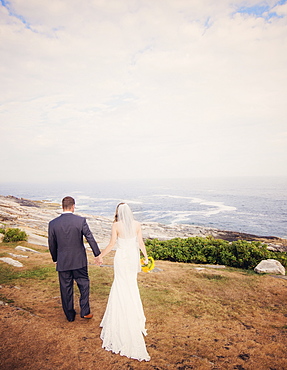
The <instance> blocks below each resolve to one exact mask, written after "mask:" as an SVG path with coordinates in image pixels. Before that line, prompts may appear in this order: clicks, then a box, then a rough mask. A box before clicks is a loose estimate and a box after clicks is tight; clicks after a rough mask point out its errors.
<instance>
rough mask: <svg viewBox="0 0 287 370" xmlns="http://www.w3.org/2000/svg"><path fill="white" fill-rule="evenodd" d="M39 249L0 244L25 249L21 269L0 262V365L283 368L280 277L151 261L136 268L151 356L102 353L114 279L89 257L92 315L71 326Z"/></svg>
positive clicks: (40, 369)
mask: <svg viewBox="0 0 287 370" xmlns="http://www.w3.org/2000/svg"><path fill="white" fill-rule="evenodd" d="M22 245H26V246H29V247H31V248H34V249H37V250H38V251H40V252H41V254H32V253H24V252H21V253H19V252H16V251H15V245H13V244H12V245H8V244H3V243H2V244H0V248H1V256H8V254H7V253H8V252H13V253H18V254H26V255H29V258H27V259H25V260H24V259H23V260H21V261H22V262H23V263H24V267H23V268H16V267H12V266H10V265H6V264H4V263H2V262H0V269H1V275H0V277H1V281H0V284H1V288H0V300H2V301H3V302H4V303H5V304H3V305H1V306H0V325H1V344H0V355H1V357H0V368H1V369H3V370H16V369H21V370H28V369H31V370H46V369H47V370H53V369H61V370H62V369H63V370H70V369H73V370H81V369H83V370H84V369H85V370H90V369H99V370H106V369H107V370H118V369H127V370H138V369H141V370H152V369H155V370H169V369H170V370H173V369H177V370H185V369H196V370H209V369H210V370H211V369H224V370H225V369H227V370H228V369H239V370H244V369H246V370H247V369H252V370H253V369H254V370H265V369H266V370H275V369H276V370H283V369H287V351H286V347H287V305H286V301H287V280H285V279H283V278H275V277H272V276H268V275H257V274H255V273H253V272H248V271H244V270H238V269H229V268H222V269H218V268H215V267H214V268H212V267H205V268H204V269H198V267H199V266H196V265H192V264H184V263H172V262H163V261H156V267H157V268H158V269H160V270H161V271H158V272H154V273H140V274H139V278H138V283H139V288H140V292H141V297H142V301H143V306H144V311H145V315H146V318H147V329H148V335H147V337H146V338H145V340H146V345H147V349H148V352H149V354H150V356H151V361H150V362H138V361H136V360H132V359H128V358H126V357H121V356H120V355H116V354H113V353H111V352H107V351H105V350H104V349H102V347H101V345H102V343H101V339H100V328H99V324H100V321H101V318H102V316H103V313H104V310H105V306H106V303H107V299H108V294H109V290H110V286H111V283H112V279H113V269H112V267H111V265H112V256H111V257H107V258H106V259H105V264H106V265H107V266H105V267H97V266H95V265H94V264H93V258H92V256H91V255H90V254H89V261H90V265H89V271H90V278H91V299H90V302H91V309H92V313H93V314H94V317H93V319H91V320H85V319H81V318H80V316H79V308H78V292H77V288H76V287H75V292H76V299H75V307H76V310H77V312H78V314H77V317H76V320H75V321H74V322H68V321H67V320H66V319H65V316H64V314H63V312H62V308H61V302H60V297H59V286H58V280H57V274H56V272H55V266H54V263H53V262H51V258H50V255H49V253H48V251H47V248H46V247H40V246H36V245H31V244H28V243H22Z"/></svg>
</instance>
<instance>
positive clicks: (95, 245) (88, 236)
mask: <svg viewBox="0 0 287 370" xmlns="http://www.w3.org/2000/svg"><path fill="white" fill-rule="evenodd" d="M83 234H84V236H85V238H86V239H87V242H88V243H89V245H90V247H91V248H92V251H93V253H94V256H95V257H97V256H98V255H99V254H101V251H100V249H99V246H98V243H97V242H96V240H95V238H94V236H93V234H92V232H91V230H90V228H89V226H88V224H87V221H86V219H85V218H84V223H83Z"/></svg>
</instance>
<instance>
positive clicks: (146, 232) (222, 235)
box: [0, 195, 287, 251]
mask: <svg viewBox="0 0 287 370" xmlns="http://www.w3.org/2000/svg"><path fill="white" fill-rule="evenodd" d="M60 214H61V206H60V204H55V203H50V202H47V201H45V200H43V201H32V200H29V199H24V198H16V197H14V196H11V195H9V196H2V195H0V228H1V227H18V228H20V229H22V230H25V231H26V232H27V234H28V235H29V242H30V243H34V244H40V245H45V246H47V244H48V243H47V242H48V239H47V231H48V223H49V221H50V220H52V219H53V218H55V217H57V216H59V215H60ZM77 214H79V215H81V216H84V217H86V218H87V222H88V224H89V226H90V229H91V231H92V232H93V234H94V236H95V238H96V240H97V241H98V243H99V245H100V247H101V246H105V245H106V244H107V243H108V241H109V237H110V231H111V225H112V220H111V219H109V218H107V217H102V216H95V215H90V214H83V213H78V212H77ZM141 225H142V231H143V237H144V238H150V239H154V238H158V239H160V240H167V239H172V238H187V237H195V236H201V237H207V236H212V237H214V238H215V239H223V240H228V241H234V240H239V239H243V240H248V241H261V242H264V243H266V244H268V248H269V249H272V250H279V251H287V240H286V239H281V238H278V237H274V236H257V235H251V234H245V233H239V232H234V231H225V230H219V229H215V228H210V227H203V226H196V225H183V224H179V225H165V224H161V223H157V222H143V223H142V224H141Z"/></svg>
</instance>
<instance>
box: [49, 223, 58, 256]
mask: <svg viewBox="0 0 287 370" xmlns="http://www.w3.org/2000/svg"><path fill="white" fill-rule="evenodd" d="M48 245H49V250H50V254H51V256H52V260H53V262H57V259H58V243H57V238H56V235H55V232H54V230H53V227H52V225H51V222H49V227H48Z"/></svg>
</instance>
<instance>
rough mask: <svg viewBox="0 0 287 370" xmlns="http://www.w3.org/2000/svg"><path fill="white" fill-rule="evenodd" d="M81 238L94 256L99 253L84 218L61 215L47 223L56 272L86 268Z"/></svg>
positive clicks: (85, 257) (67, 214)
mask: <svg viewBox="0 0 287 370" xmlns="http://www.w3.org/2000/svg"><path fill="white" fill-rule="evenodd" d="M83 236H85V238H86V239H87V242H88V243H89V245H90V247H91V248H92V250H93V253H94V255H95V256H98V255H99V254H100V253H101V252H100V249H99V247H98V244H97V242H96V241H95V239H94V237H93V234H92V233H91V231H90V229H89V226H88V224H87V222H86V219H85V218H84V217H80V216H77V215H74V214H73V213H63V214H62V215H61V216H59V217H57V218H55V219H54V220H52V221H50V222H49V229H48V243H49V250H50V253H51V256H52V259H53V261H54V262H57V271H67V270H76V269H79V268H82V267H84V266H87V264H88V261H87V254H86V249H85V247H84V242H83Z"/></svg>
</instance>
